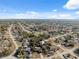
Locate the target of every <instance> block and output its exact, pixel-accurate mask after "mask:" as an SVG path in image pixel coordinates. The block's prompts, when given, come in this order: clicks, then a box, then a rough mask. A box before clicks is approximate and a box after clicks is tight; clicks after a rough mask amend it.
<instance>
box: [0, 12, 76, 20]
mask: <svg viewBox="0 0 79 59" xmlns="http://www.w3.org/2000/svg"><path fill="white" fill-rule="evenodd" d="M0 18H5V19H6V18H12V19H15V18H16V19H75V16H73V15H71V14H67V13H54V12H35V11H27V12H25V13H14V14H13V13H12V14H11V13H0Z"/></svg>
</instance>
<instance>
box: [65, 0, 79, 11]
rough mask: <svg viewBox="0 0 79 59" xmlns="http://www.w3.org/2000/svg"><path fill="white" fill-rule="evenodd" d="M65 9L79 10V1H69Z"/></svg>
mask: <svg viewBox="0 0 79 59" xmlns="http://www.w3.org/2000/svg"><path fill="white" fill-rule="evenodd" d="M64 8H67V9H79V0H69V1H68V2H67V3H66V4H65V5H64Z"/></svg>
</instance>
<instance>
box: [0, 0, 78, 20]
mask: <svg viewBox="0 0 79 59" xmlns="http://www.w3.org/2000/svg"><path fill="white" fill-rule="evenodd" d="M0 18H1V19H6V18H7V19H11V18H12V19H79V0H0Z"/></svg>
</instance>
